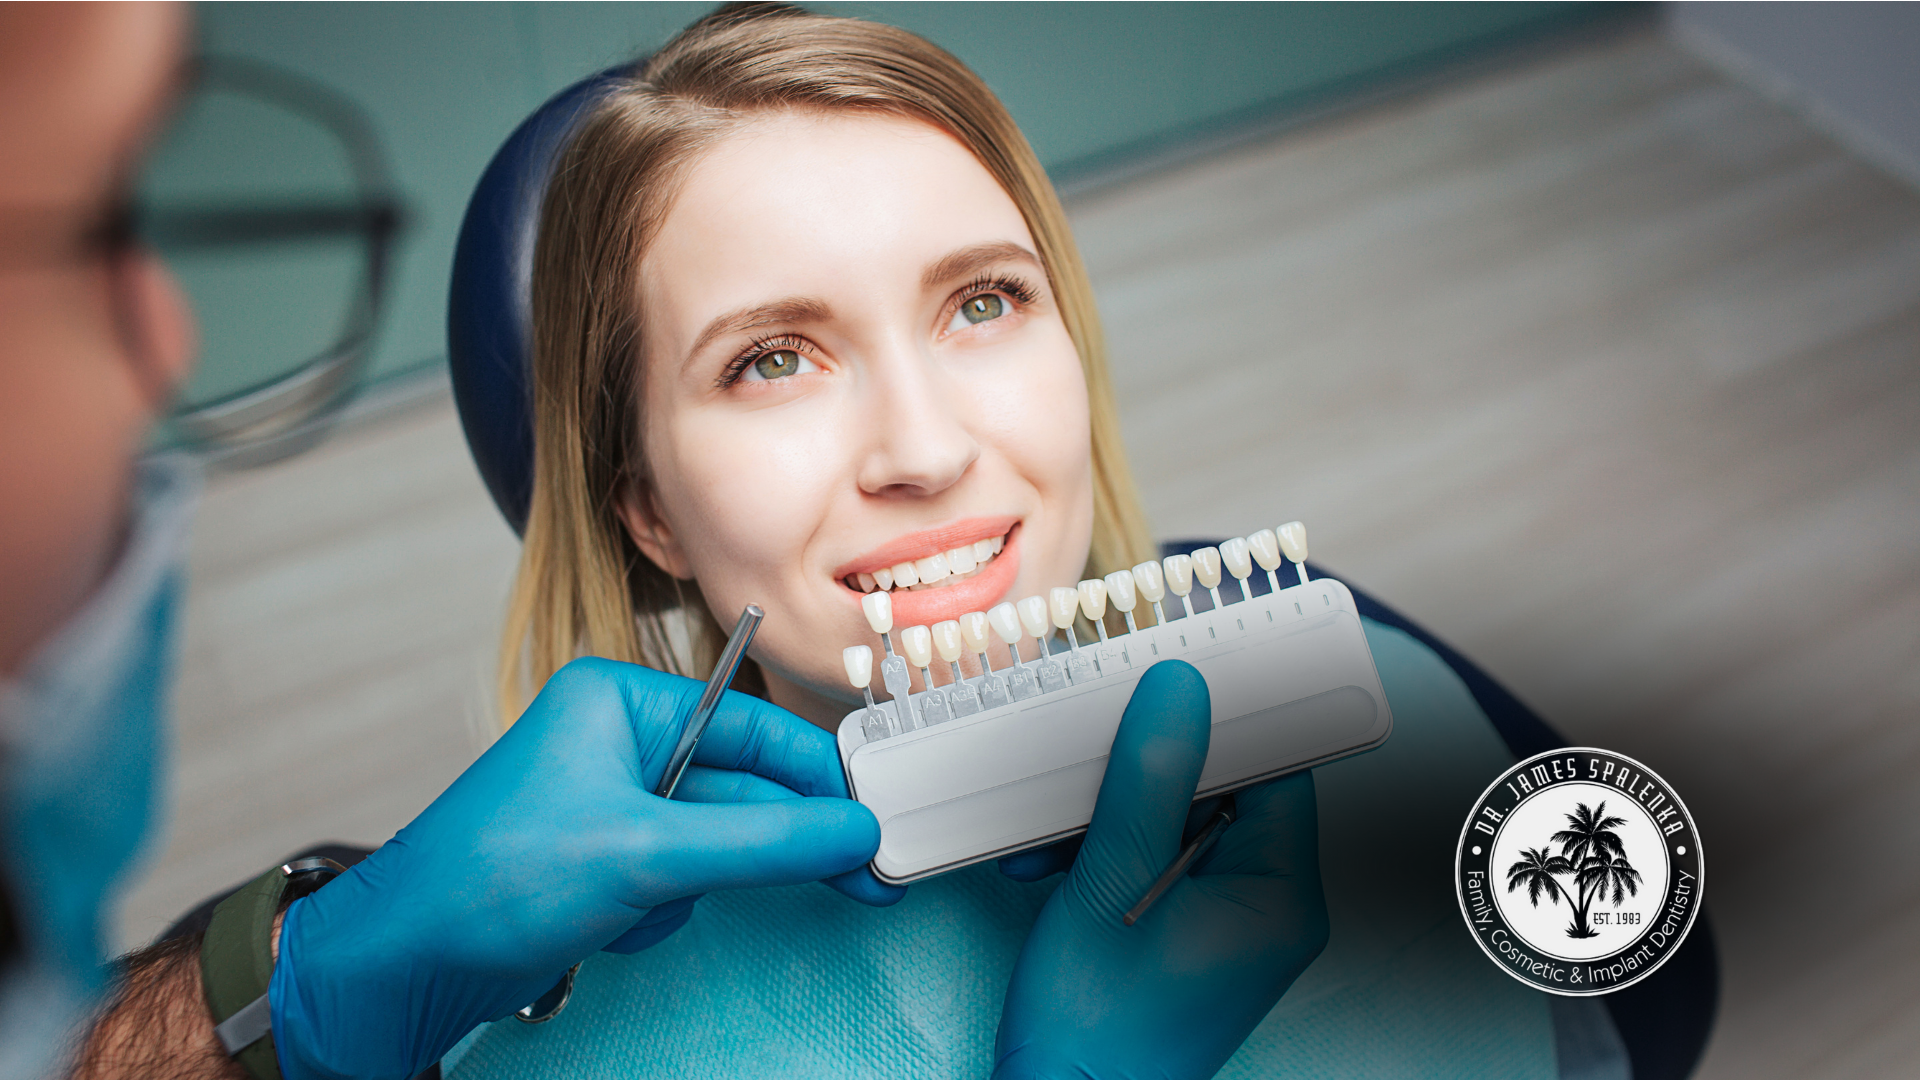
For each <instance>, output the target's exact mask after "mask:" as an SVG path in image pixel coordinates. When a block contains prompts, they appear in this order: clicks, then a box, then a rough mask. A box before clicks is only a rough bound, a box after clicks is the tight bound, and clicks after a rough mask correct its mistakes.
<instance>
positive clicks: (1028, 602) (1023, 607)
mask: <svg viewBox="0 0 1920 1080" xmlns="http://www.w3.org/2000/svg"><path fill="white" fill-rule="evenodd" d="M1013 608H1014V610H1015V611H1016V612H1018V613H1019V615H1020V629H1022V630H1024V631H1026V636H1027V637H1031V638H1038V639H1040V641H1041V642H1042V643H1043V644H1042V646H1041V655H1043V656H1044V655H1045V648H1046V647H1045V644H1044V643H1045V641H1046V639H1047V638H1048V637H1049V636H1050V635H1051V634H1052V633H1053V620H1052V618H1051V617H1050V616H1051V612H1050V611H1048V609H1047V598H1046V597H1044V596H1029V597H1027V598H1026V599H1025V600H1022V601H1020V602H1019V603H1017V604H1015V605H1014V606H1013Z"/></svg>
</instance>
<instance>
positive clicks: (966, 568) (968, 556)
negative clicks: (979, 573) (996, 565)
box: [947, 544, 980, 574]
mask: <svg viewBox="0 0 1920 1080" xmlns="http://www.w3.org/2000/svg"><path fill="white" fill-rule="evenodd" d="M978 565H980V560H978V559H976V558H974V557H973V545H972V544H968V545H966V546H965V547H957V548H954V549H953V550H952V551H949V552H947V569H949V570H951V571H953V572H954V573H956V574H971V573H973V568H974V567H976V566H978Z"/></svg>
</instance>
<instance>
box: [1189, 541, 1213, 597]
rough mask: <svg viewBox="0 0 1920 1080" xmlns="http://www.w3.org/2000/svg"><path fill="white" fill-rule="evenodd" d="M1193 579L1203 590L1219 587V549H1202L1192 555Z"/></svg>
mask: <svg viewBox="0 0 1920 1080" xmlns="http://www.w3.org/2000/svg"><path fill="white" fill-rule="evenodd" d="M1192 559H1193V577H1194V580H1195V581H1198V582H1199V583H1200V587H1201V588H1203V589H1217V588H1219V587H1220V549H1219V548H1213V547H1203V548H1201V549H1200V550H1198V551H1196V552H1194V553H1193V555H1192Z"/></svg>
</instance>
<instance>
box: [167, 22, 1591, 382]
mask: <svg viewBox="0 0 1920 1080" xmlns="http://www.w3.org/2000/svg"><path fill="white" fill-rule="evenodd" d="M712 6H713V5H710V4H704V3H684V2H672V3H607V4H564V3H562V4H545V3H449V4H426V3H374V4H323V3H287V4H270V3H233V4H205V5H202V6H201V7H200V8H199V11H198V15H199V19H200V38H201V41H202V43H203V44H202V47H203V48H204V49H205V50H206V51H208V52H211V53H215V54H221V55H229V56H241V57H247V58H252V59H257V60H264V61H268V62H270V63H273V64H275V65H278V66H280V67H283V68H286V69H288V70H291V71H294V72H297V73H299V74H302V75H307V76H310V77H312V78H315V79H318V80H320V81H321V82H324V83H326V84H328V85H330V86H331V87H333V88H335V89H337V90H339V91H342V92H344V93H345V94H346V95H348V96H349V97H351V98H353V99H354V100H355V101H356V102H357V103H358V104H359V105H360V106H361V107H362V108H364V109H366V110H367V111H368V112H369V113H370V114H371V116H372V118H373V120H374V122H375V124H376V127H377V129H378V132H379V134H380V136H381V138H382V139H383V141H384V142H385V144H386V149H387V152H388V154H389V155H390V156H391V158H392V162H393V166H394V171H395V179H396V181H397V183H398V186H399V188H400V191H401V194H402V196H403V198H404V200H405V202H406V204H407V207H408V210H409V218H410V226H409V229H408V232H407V234H406V236H405V238H404V240H403V242H402V244H401V246H400V255H399V262H398V266H397V267H396V271H397V273H396V278H395V281H394V283H393V289H392V293H391V297H392V300H391V307H390V309H389V313H388V317H387V319H386V320H385V326H384V327H383V328H382V330H381V333H380V336H379V337H378V339H377V340H376V343H375V346H374V354H373V357H372V363H371V365H370V370H369V371H368V373H367V377H368V378H369V379H370V380H372V381H374V382H383V381H391V380H393V379H395V378H401V377H405V376H408V375H415V374H419V373H422V372H431V371H433V370H435V369H438V368H440V367H442V366H443V365H444V363H445V358H446V342H445V302H446V286H447V277H448V269H449V266H450V265H451V262H452V253H453V244H454V238H455V236H456V235H457V233H458V231H459V227H460V217H461V214H462V213H463V212H464V210H465V208H466V201H467V196H468V195H469V194H470V193H471V192H472V189H473V184H474V181H475V179H476V178H477V177H478V176H479V175H480V171H481V169H482V168H483V167H484V166H485V164H486V162H487V160H488V158H489V157H490V156H491V155H492V153H493V150H494V149H495V148H496V147H498V146H499V145H500V143H501V141H502V140H503V139H505V137H506V135H507V133H508V132H509V131H511V130H512V129H513V127H514V125H516V124H517V123H518V122H519V121H520V120H521V119H522V118H523V117H525V116H526V115H527V114H528V113H529V112H531V111H532V110H533V108H534V107H535V106H537V105H538V104H539V103H540V102H542V101H544V100H546V98H547V97H548V96H549V95H551V94H553V93H554V92H555V91H557V90H559V89H560V88H562V87H564V86H566V85H568V84H570V83H572V82H574V81H575V80H577V79H580V78H584V77H585V76H587V75H589V74H592V73H593V72H596V71H600V70H602V69H604V68H607V67H611V66H614V65H616V64H619V63H622V62H624V61H628V60H631V59H633V58H635V57H638V56H642V55H645V54H646V53H648V52H651V51H652V50H654V49H656V48H658V47H659V46H660V45H662V44H665V42H666V41H667V40H668V39H669V38H671V37H672V36H673V34H674V33H676V32H677V31H678V30H679V29H680V28H681V27H683V26H685V25H686V24H687V23H688V22H690V21H692V20H693V19H695V18H697V17H699V16H700V15H701V14H702V13H704V12H705V11H707V10H710V9H711V7H712ZM815 7H816V8H817V9H818V10H821V11H823V12H828V13H838V14H848V15H858V16H861V17H864V18H870V19H875V20H878V21H882V22H890V23H894V24H896V25H899V26H903V27H905V28H907V29H909V30H912V31H914V32H916V33H919V34H922V35H924V36H926V37H928V38H930V39H931V40H933V41H934V42H936V43H937V44H939V45H941V46H943V47H945V48H947V49H948V50H950V51H952V52H953V53H955V54H956V55H958V56H959V57H960V59H962V60H964V61H965V62H967V63H968V64H969V65H970V66H972V67H973V68H974V69H975V70H976V71H978V72H979V73H980V74H981V75H982V76H983V77H984V78H985V79H986V81H987V83H988V84H989V85H990V86H992V87H993V89H994V90H995V92H996V93H998V94H999V95H1000V96H1001V98H1002V100H1003V101H1005V102H1006V104H1007V107H1008V108H1009V109H1010V110H1011V111H1012V113H1013V116H1014V119H1015V120H1017V121H1018V122H1019V123H1020V125H1021V127H1022V129H1023V130H1024V131H1025V132H1026V134H1027V137H1028V138H1029V139H1030V140H1031V141H1032V143H1033V145H1034V148H1035V150H1036V151H1037V152H1038V153H1039V155H1040V159H1041V161H1042V162H1043V163H1044V164H1045V165H1046V166H1047V167H1048V169H1049V170H1050V171H1051V172H1052V173H1053V175H1054V176H1055V178H1056V180H1057V181H1058V182H1060V183H1061V184H1063V185H1064V186H1066V187H1068V188H1072V187H1073V186H1075V185H1076V184H1081V185H1084V184H1085V183H1088V182H1090V181H1093V180H1097V179H1099V178H1102V177H1107V176H1111V175H1113V174H1115V173H1116V172H1119V171H1124V170H1127V169H1137V168H1139V167H1140V166H1141V165H1143V164H1145V163H1148V162H1153V161H1160V160H1164V159H1165V158H1166V157H1168V156H1169V155H1172V154H1179V153H1183V152H1192V150H1193V149H1194V148H1196V147H1198V146H1201V145H1204V144H1206V143H1207V142H1208V141H1209V139H1210V137H1211V138H1213V139H1218V138H1223V137H1224V138H1236V137H1245V135H1246V134H1247V132H1248V130H1249V129H1250V128H1257V127H1260V126H1263V125H1272V124H1274V123H1285V122H1298V121H1299V120H1300V119H1302V118H1305V117H1307V116H1309V115H1312V114H1314V113H1317V112H1320V111H1323V110H1326V109H1330V108H1338V107H1343V106H1344V107H1350V106H1351V105H1352V104H1353V103H1354V102H1356V101H1358V100H1363V99H1365V98H1367V97H1369V96H1372V95H1377V94H1378V93H1380V92H1382V91H1383V90H1385V89H1387V88H1391V87H1399V86H1404V85H1406V84H1407V83H1409V82H1411V81H1415V80H1419V79H1423V78H1431V77H1433V76H1435V75H1437V74H1439V73H1442V72H1445V71H1448V70H1452V69H1456V68H1458V67H1459V66H1460V65H1463V64H1469V63H1472V62H1475V61H1477V60H1482V59H1484V58H1485V57H1487V56H1489V55H1492V54H1497V53H1499V52H1500V51H1502V50H1507V49H1511V48H1513V47H1515V46H1517V45H1521V44H1524V43H1526V42H1529V41H1534V40H1538V39H1540V38H1542V37H1550V36H1552V35H1556V34H1564V33H1566V32H1568V31H1570V30H1574V29H1577V28H1578V27H1581V26H1583V25H1586V24H1589V23H1592V22H1594V21H1596V20H1603V19H1608V18H1617V17H1619V15H1620V14H1621V13H1622V11H1623V10H1624V9H1623V6H1622V5H1618V4H1595V3H1514V4H1494V3H1470V4H1414V3H1389V4H1358V5H1350V4H1317V3H1315V4H1172V3H1139V4H1122V3H1085V4H1027V3H983V4H953V5H947V4H908V3H900V4H887V3H878V4H846V3H829V4H820V5H815ZM210 149H211V150H212V151H213V152H209V153H202V154H200V155H199V156H198V157H197V159H196V160H195V161H194V162H193V163H192V167H193V168H195V169H196V170H202V171H205V172H208V173H214V174H224V173H227V172H229V171H245V170H248V169H252V168H258V167H260V166H259V165H257V164H256V163H252V162H248V161H244V160H233V159H232V158H231V157H227V156H223V155H221V154H220V153H218V148H217V147H212V148H210ZM311 291H312V290H311V289H310V288H309V287H308V286H307V284H306V283H305V280H304V279H302V278H298V277H289V278H288V280H287V284H286V285H285V286H284V287H282V288H278V289H276V290H274V294H273V295H272V297H271V300H270V301H269V303H270V305H271V306H272V307H273V308H274V309H275V312H276V315H275V317H276V318H277V319H281V320H300V319H302V318H303V317H304V318H306V319H308V321H315V322H324V321H325V317H326V316H327V315H330V314H331V312H330V311H329V312H324V313H312V314H309V313H308V312H307V311H306V310H305V309H306V307H307V306H310V305H311V304H312V303H313V301H312V300H311V299H309V296H308V294H309V293H310V292H311ZM279 363H282V361H281V360H280V359H279V358H277V357H260V358H257V359H256V358H255V357H253V356H246V355H239V356H233V357H221V356H214V357H209V362H208V363H205V364H203V365H202V370H201V372H200V374H199V379H200V384H199V386H198V387H197V388H196V389H197V391H198V396H201V397H212V396H218V395H219V394H221V393H222V392H225V391H228V390H231V389H234V388H237V387H239V386H242V385H246V384H248V383H250V382H252V381H257V380H258V379H259V378H262V377H265V376H267V375H271V374H273V373H274V372H272V371H263V370H261V369H262V367H271V366H272V365H275V364H279Z"/></svg>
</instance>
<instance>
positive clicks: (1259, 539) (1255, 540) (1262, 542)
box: [1247, 529, 1280, 571]
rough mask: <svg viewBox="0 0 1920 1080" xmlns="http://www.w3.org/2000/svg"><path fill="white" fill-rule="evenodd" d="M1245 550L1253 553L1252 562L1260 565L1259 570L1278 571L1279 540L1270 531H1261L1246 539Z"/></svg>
mask: <svg viewBox="0 0 1920 1080" xmlns="http://www.w3.org/2000/svg"><path fill="white" fill-rule="evenodd" d="M1247 549H1248V550H1249V551H1251V552H1252V553H1253V561H1254V562H1257V563H1259V564H1260V569H1262V570H1266V571H1273V570H1278V569H1280V540H1279V538H1278V537H1276V536H1274V535H1273V530H1272V529H1261V530H1260V531H1259V532H1257V533H1254V534H1253V535H1252V536H1249V537H1247Z"/></svg>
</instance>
